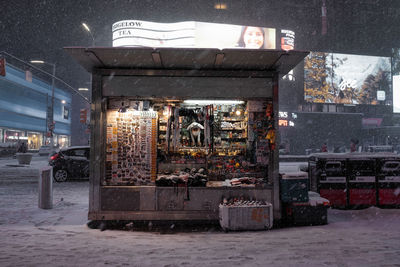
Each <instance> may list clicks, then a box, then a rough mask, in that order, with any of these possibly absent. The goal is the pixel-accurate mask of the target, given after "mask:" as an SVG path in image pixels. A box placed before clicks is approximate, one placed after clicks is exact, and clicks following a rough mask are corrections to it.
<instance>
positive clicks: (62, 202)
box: [0, 160, 400, 266]
mask: <svg viewBox="0 0 400 267" xmlns="http://www.w3.org/2000/svg"><path fill="white" fill-rule="evenodd" d="M0 162H3V163H4V161H0ZM38 162H40V160H38ZM41 162H42V163H46V162H45V161H44V160H42V161H41ZM40 165H41V164H39V163H36V166H40ZM2 166H3V165H2ZM0 169H1V170H3V169H4V168H3V167H2V168H0ZM0 177H3V176H2V175H0ZM0 180H1V181H2V182H0V202H1V203H2V205H1V206H0V240H1V243H2V245H1V246H0V265H1V266H27V265H29V266H36V265H42V266H103V265H112V266H123V265H130V266H399V262H400V247H399V240H400V224H399V223H398V222H399V220H400V210H395V209H379V208H376V207H371V208H368V209H364V210H354V211H352V210H347V211H346V210H329V215H328V220H329V224H328V225H324V226H307V227H290V228H280V229H272V230H270V231H261V232H259V231H255V232H253V231H245V232H229V233H224V232H223V231H221V230H220V229H219V228H218V227H207V228H196V227H192V228H189V229H186V230H185V231H182V230H177V229H174V228H173V226H174V225H173V224H172V223H171V226H170V228H169V229H170V231H157V230H153V231H148V230H135V231H133V230H106V231H103V232H102V231H100V230H93V229H89V228H88V227H87V226H86V223H87V212H88V182H87V181H83V182H78V181H75V182H66V183H54V184H53V203H54V207H53V209H51V210H42V209H39V208H38V184H37V183H36V182H35V181H33V180H31V181H28V182H27V181H25V182H21V181H20V180H18V179H15V180H14V182H13V181H10V179H6V182H4V181H5V180H4V179H0Z"/></svg>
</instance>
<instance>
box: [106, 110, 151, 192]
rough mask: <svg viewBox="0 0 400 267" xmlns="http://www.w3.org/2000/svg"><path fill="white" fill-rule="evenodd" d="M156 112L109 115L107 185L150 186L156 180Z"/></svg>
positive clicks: (109, 113) (114, 111)
mask: <svg viewBox="0 0 400 267" xmlns="http://www.w3.org/2000/svg"><path fill="white" fill-rule="evenodd" d="M155 118H156V113H154V112H150V111H145V112H138V111H136V112H135V111H129V110H128V111H126V112H124V113H121V112H117V110H108V112H107V138H106V155H107V156H106V179H105V183H106V184H107V185H148V184H151V183H152V180H153V181H154V180H155V170H156V169H155V163H156V162H155V160H154V159H153V156H152V155H153V154H155V155H156V153H155V151H156V148H155V146H156V142H155V139H154V137H153V135H154V134H155V131H154V127H155V126H153V124H154V125H155V122H156V121H155Z"/></svg>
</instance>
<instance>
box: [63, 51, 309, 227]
mask: <svg viewBox="0 0 400 267" xmlns="http://www.w3.org/2000/svg"><path fill="white" fill-rule="evenodd" d="M65 50H66V51H67V53H69V54H70V55H71V56H72V57H73V58H74V59H75V60H77V61H78V62H79V63H80V64H81V65H82V66H83V67H84V68H85V69H86V70H87V71H88V72H90V73H92V105H91V125H90V126H91V153H90V155H91V159H90V191H89V219H90V220H138V221H139V220H140V221H143V220H144V221H147V220H218V208H219V204H220V203H221V202H223V201H231V200H237V199H242V200H248V201H265V202H269V203H272V205H273V218H274V219H275V220H276V219H280V218H281V205H280V199H279V175H278V172H279V167H278V158H279V155H278V153H279V152H278V148H279V134H278V116H277V115H275V116H274V114H278V93H279V88H278V84H279V83H278V80H279V77H280V75H285V74H287V73H288V72H289V71H290V70H291V69H293V68H294V67H295V66H296V65H297V64H298V63H299V62H301V61H302V60H303V59H304V57H305V56H306V55H307V54H308V52H300V51H289V52H286V51H278V50H250V49H246V50H245V49H223V50H219V49H199V48H195V49H191V48H93V47H90V48H84V47H68V48H65ZM190 100H196V101H197V102H190ZM227 100H230V102H224V101H227ZM232 100H233V101H232ZM201 101H203V102H205V103H206V104H200V103H201ZM228 103H229V104H228ZM188 123H190V125H189V126H187V125H188ZM168 168H169V169H168ZM182 181H183V182H182ZM171 183H173V186H170V185H171ZM255 219H257V218H255Z"/></svg>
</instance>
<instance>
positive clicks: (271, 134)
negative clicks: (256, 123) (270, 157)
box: [267, 129, 276, 150]
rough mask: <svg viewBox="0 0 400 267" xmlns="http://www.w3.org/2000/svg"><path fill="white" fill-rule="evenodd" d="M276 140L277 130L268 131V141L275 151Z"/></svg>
mask: <svg viewBox="0 0 400 267" xmlns="http://www.w3.org/2000/svg"><path fill="white" fill-rule="evenodd" d="M275 138H276V134H275V129H270V130H268V133H267V139H268V140H269V145H270V148H271V150H274V149H275Z"/></svg>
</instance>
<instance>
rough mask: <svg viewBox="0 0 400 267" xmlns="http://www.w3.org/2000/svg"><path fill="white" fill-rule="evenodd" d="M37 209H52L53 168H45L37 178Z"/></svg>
mask: <svg viewBox="0 0 400 267" xmlns="http://www.w3.org/2000/svg"><path fill="white" fill-rule="evenodd" d="M39 208H41V209H52V208H53V167H50V166H46V167H44V168H42V169H41V170H40V176H39Z"/></svg>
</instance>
